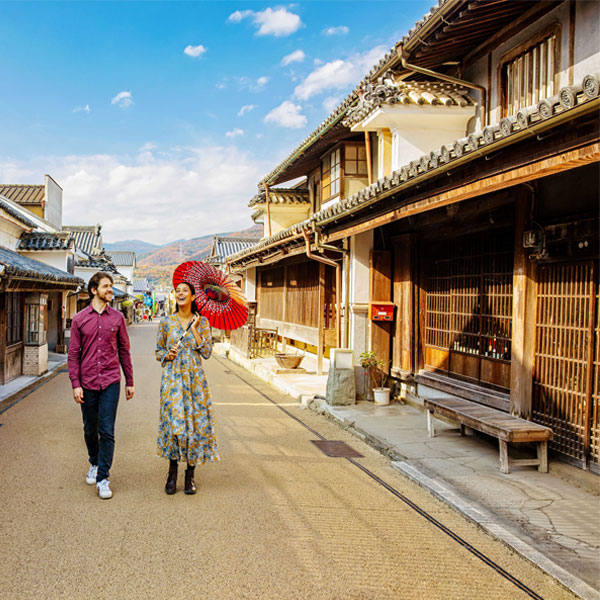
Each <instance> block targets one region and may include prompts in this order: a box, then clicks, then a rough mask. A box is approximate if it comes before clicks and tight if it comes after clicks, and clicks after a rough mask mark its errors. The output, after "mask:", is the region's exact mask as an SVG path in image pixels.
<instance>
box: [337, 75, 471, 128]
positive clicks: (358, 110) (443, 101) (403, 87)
mask: <svg viewBox="0 0 600 600" xmlns="http://www.w3.org/2000/svg"><path fill="white" fill-rule="evenodd" d="M384 104H388V105H393V104H404V105H407V104H415V105H420V106H424V105H429V106H433V105H435V106H460V107H464V106H473V105H474V104H475V101H474V100H473V98H471V96H469V90H468V89H467V88H465V87H462V86H460V85H457V84H455V83H446V82H444V81H395V80H394V76H393V74H392V73H387V74H386V75H384V76H383V77H380V78H379V79H378V80H377V83H376V84H375V85H373V84H372V83H363V84H362V87H361V96H360V100H359V101H358V104H357V105H356V106H353V107H352V108H350V109H349V110H348V115H347V117H346V118H345V119H344V125H346V126H347V127H351V126H352V125H354V124H355V123H358V122H360V121H362V120H363V119H364V118H366V117H367V116H368V115H369V114H370V113H371V112H372V111H373V110H375V109H376V108H377V107H379V106H382V105H384Z"/></svg>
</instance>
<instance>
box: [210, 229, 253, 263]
mask: <svg viewBox="0 0 600 600" xmlns="http://www.w3.org/2000/svg"><path fill="white" fill-rule="evenodd" d="M259 241H260V239H259V238H234V237H219V236H218V235H215V236H214V239H213V247H212V254H211V255H210V256H209V257H207V258H206V262H210V263H224V262H225V259H226V258H227V257H228V256H230V255H232V254H236V253H237V252H241V251H242V250H246V249H247V248H251V247H252V246H254V245H255V244H256V243H258V242H259Z"/></svg>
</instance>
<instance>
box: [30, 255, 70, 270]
mask: <svg viewBox="0 0 600 600" xmlns="http://www.w3.org/2000/svg"><path fill="white" fill-rule="evenodd" d="M19 254H22V255H23V256H26V257H27V258H32V259H33V260H37V261H39V262H41V263H44V264H45V265H49V266H50V267H54V268H55V269H60V270H61V271H65V272H66V271H67V256H68V254H69V253H68V252H58V251H54V252H44V251H43V250H36V251H32V252H23V251H19Z"/></svg>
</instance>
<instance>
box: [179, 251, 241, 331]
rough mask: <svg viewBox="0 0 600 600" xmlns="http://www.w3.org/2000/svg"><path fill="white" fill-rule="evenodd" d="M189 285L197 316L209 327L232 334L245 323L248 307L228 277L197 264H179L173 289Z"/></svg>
mask: <svg viewBox="0 0 600 600" xmlns="http://www.w3.org/2000/svg"><path fill="white" fill-rule="evenodd" d="M180 283H191V284H192V285H193V286H194V290H195V292H196V304H197V306H198V310H199V311H200V314H201V315H203V316H205V317H206V318H207V319H208V322H209V323H210V324H211V326H212V327H216V328H217V329H225V330H232V329H238V328H239V327H242V325H245V324H246V321H247V320H248V305H247V304H246V299H245V298H244V295H243V294H242V292H241V290H240V288H239V287H238V286H237V285H236V284H235V283H234V282H233V281H232V279H231V278H230V277H228V276H227V275H225V273H223V272H222V271H219V270H218V269H215V268H214V267H213V266H211V265H208V264H206V263H204V262H200V261H199V260H189V261H187V262H184V263H182V264H180V265H179V266H178V267H177V268H176V269H175V273H173V287H174V288H176V287H177V286H178V285H179V284H180Z"/></svg>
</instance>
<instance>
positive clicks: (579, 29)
mask: <svg viewBox="0 0 600 600" xmlns="http://www.w3.org/2000/svg"><path fill="white" fill-rule="evenodd" d="M598 40H600V2H577V3H576V4H575V60H574V62H575V65H574V69H573V83H575V84H578V83H581V82H582V80H583V78H584V77H585V76H586V75H589V74H591V73H598V72H600V42H599V41H598Z"/></svg>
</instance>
